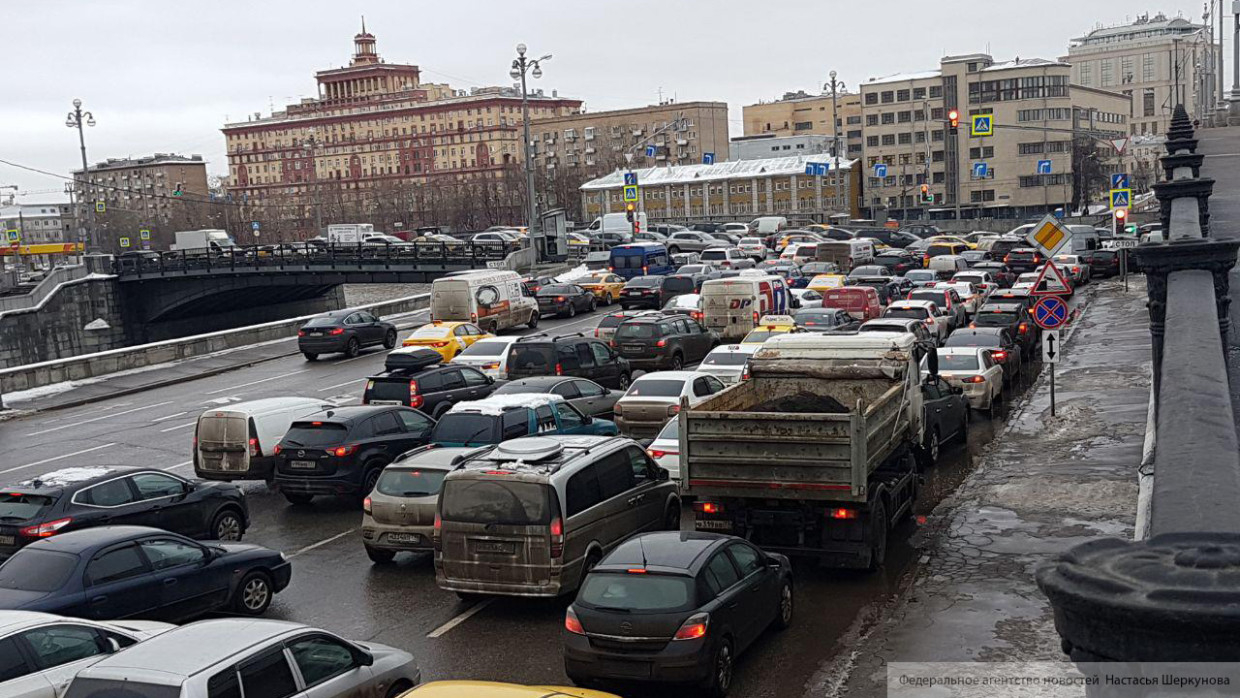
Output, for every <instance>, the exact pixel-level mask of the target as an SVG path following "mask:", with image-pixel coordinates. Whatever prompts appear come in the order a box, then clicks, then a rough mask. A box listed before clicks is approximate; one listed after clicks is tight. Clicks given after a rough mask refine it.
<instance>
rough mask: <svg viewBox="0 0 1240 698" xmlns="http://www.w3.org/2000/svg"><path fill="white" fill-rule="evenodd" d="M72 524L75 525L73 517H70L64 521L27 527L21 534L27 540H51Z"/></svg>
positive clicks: (57, 520) (58, 520) (59, 520)
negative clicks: (58, 532) (50, 538)
mask: <svg viewBox="0 0 1240 698" xmlns="http://www.w3.org/2000/svg"><path fill="white" fill-rule="evenodd" d="M71 523H73V517H72V516H69V517H65V518H63V519H56V520H55V521H48V522H47V523H41V524H39V525H37V526H27V527H25V528H23V529H21V534H22V535H23V536H26V537H27V538H49V537H51V536H54V535H56V532H57V531H59V530H60V529H62V528H64V527H65V526H68V525H69V524H71Z"/></svg>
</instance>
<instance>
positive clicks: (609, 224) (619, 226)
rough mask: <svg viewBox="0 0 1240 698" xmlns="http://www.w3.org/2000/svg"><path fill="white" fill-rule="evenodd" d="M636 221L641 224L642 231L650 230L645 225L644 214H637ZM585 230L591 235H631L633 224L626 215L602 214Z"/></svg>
mask: <svg viewBox="0 0 1240 698" xmlns="http://www.w3.org/2000/svg"><path fill="white" fill-rule="evenodd" d="M637 220H638V221H639V222H640V223H641V224H642V225H641V229H642V230H649V229H650V228H649V227H648V226H647V225H646V214H644V213H638V214H637ZM587 230H589V231H590V232H591V233H631V232H633V224H632V223H630V222H629V218H628V214H627V213H604V214H603V215H602V216H599V217H598V218H595V219H594V221H593V222H592V223H590V227H589V228H587Z"/></svg>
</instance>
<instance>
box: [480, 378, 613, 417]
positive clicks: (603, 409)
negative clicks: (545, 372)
mask: <svg viewBox="0 0 1240 698" xmlns="http://www.w3.org/2000/svg"><path fill="white" fill-rule="evenodd" d="M517 393H550V394H552V395H559V396H560V397H562V398H564V401H565V402H567V403H568V404H570V405H572V406H573V407H576V408H577V410H578V411H579V412H581V413H582V414H584V415H586V416H589V417H597V418H599V419H611V418H612V416H613V414H614V409H615V405H616V400H619V399H620V396H621V395H623V394H624V391H622V390H621V391H614V390H611V389H609V388H604V387H603V386H601V385H599V384H598V383H595V382H594V381H592V380H589V379H587V378H574V377H572V376H534V377H533V378H522V379H521V380H515V381H509V382H507V383H505V384H503V385H502V386H500V387H499V389H497V390H496V391H495V393H494V394H495V395H514V394H517Z"/></svg>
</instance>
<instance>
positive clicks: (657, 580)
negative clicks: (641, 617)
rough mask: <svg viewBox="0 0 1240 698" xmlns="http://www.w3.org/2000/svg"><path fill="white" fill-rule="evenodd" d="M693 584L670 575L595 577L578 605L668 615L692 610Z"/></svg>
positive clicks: (611, 574)
mask: <svg viewBox="0 0 1240 698" xmlns="http://www.w3.org/2000/svg"><path fill="white" fill-rule="evenodd" d="M692 596H693V580H692V579H690V578H688V577H680V576H672V575H666V574H614V573H602V574H591V575H590V576H588V577H586V582H585V584H583V585H582V587H581V593H580V594H578V595H577V602H578V603H580V604H582V605H584V606H587V607H591V606H593V607H595V608H600V609H609V608H614V609H624V610H625V611H636V612H639V613H641V612H657V613H668V612H672V611H680V610H688V609H689V608H692V605H691V603H690V602H691V600H692Z"/></svg>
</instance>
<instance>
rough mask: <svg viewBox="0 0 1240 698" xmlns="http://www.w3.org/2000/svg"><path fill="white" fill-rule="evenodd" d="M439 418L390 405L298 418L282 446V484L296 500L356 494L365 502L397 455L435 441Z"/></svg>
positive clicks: (278, 464) (278, 458)
mask: <svg viewBox="0 0 1240 698" xmlns="http://www.w3.org/2000/svg"><path fill="white" fill-rule="evenodd" d="M434 426H435V420H433V419H431V418H430V417H427V416H426V415H425V414H422V413H421V412H419V411H418V410H415V409H410V408H408V407H396V406H388V405H359V406H356V407H336V408H333V409H330V410H324V411H323V412H316V413H314V414H311V415H306V416H305V417H303V418H301V419H299V420H297V421H296V422H293V424H292V426H290V427H289V430H288V431H287V432H286V433H285V434H284V438H283V439H281V440H280V443H279V444H278V445H277V446H276V468H275V471H276V477H275V483H276V487H277V488H278V489H279V490H280V493H281V494H283V495H284V498H285V499H287V500H288V501H289V502H290V503H291V504H308V503H310V500H312V499H314V497H315V495H351V496H354V497H356V498H357V502H358V504H361V501H362V498H363V497H365V496H366V495H368V494H370V491H371V490H373V489H374V488H375V483H376V482H378V480H379V474H380V473H381V472H383V467H384V466H386V465H387V464H388V463H391V462H392V461H393V460H394V459H395V458H396V456H399V455H400V454H402V453H404V452H405V451H408V450H410V449H413V448H417V447H418V446H425V445H426V444H427V442H428V441H429V440H430V434H431V429H432V428H433V427H434Z"/></svg>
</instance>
